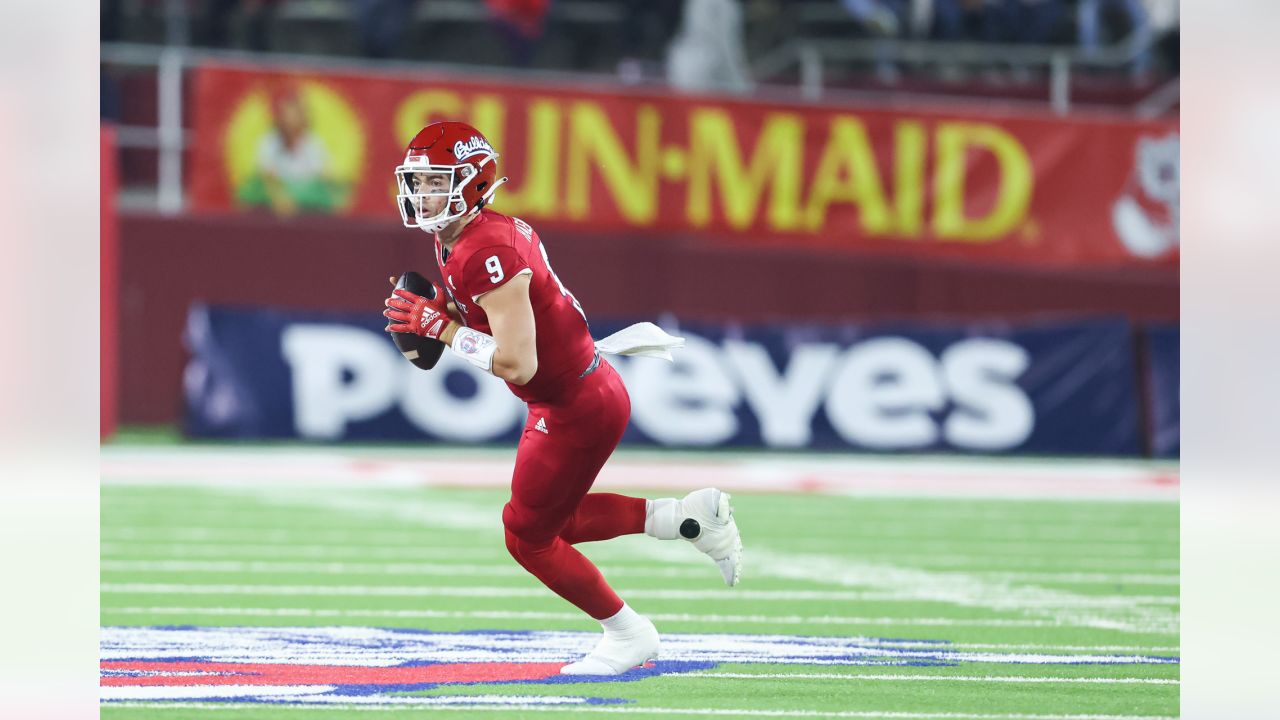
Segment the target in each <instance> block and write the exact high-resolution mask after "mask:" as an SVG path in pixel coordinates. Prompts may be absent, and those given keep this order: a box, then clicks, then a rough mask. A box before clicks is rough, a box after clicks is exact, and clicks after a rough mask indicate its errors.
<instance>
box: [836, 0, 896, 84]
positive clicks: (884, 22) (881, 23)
mask: <svg viewBox="0 0 1280 720" xmlns="http://www.w3.org/2000/svg"><path fill="white" fill-rule="evenodd" d="M840 4H841V5H843V6H844V9H845V11H846V12H848V13H849V15H850V16H851V17H853V19H854V20H856V21H857V22H858V23H859V24H860V25H862V27H863V28H865V29H866V30H867V31H868V32H869V33H871V34H872V35H875V36H879V37H885V38H897V37H902V36H903V35H905V34H906V28H907V27H908V24H909V18H908V14H909V13H910V8H909V7H908V4H907V0H840ZM890 58H891V53H890V48H889V47H887V46H881V47H879V48H878V50H877V52H876V60H875V68H876V78H877V79H878V80H879V81H880V82H882V83H885V84H887V85H892V84H894V83H896V82H897V81H898V77H899V73H898V67H897V65H895V64H894V63H893V60H891V59H890Z"/></svg>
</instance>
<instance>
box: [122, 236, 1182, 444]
mask: <svg viewBox="0 0 1280 720" xmlns="http://www.w3.org/2000/svg"><path fill="white" fill-rule="evenodd" d="M540 232H541V235H542V237H543V240H544V242H545V243H546V246H547V248H548V251H549V253H550V255H551V257H552V260H553V262H554V263H555V267H556V272H557V273H558V274H559V275H560V277H561V278H563V279H564V281H565V283H566V284H567V285H568V286H569V287H570V288H572V290H573V291H574V293H575V295H576V296H577V297H578V298H579V299H580V300H581V301H582V303H583V305H584V307H585V308H586V310H587V314H588V316H589V317H593V318H599V319H602V320H603V319H607V318H619V317H627V318H656V317H658V316H660V315H662V314H663V313H670V314H675V315H677V316H678V317H680V318H682V319H685V320H689V321H722V320H733V319H736V320H742V321H747V322H771V321H823V322H837V321H838V322H848V321H883V320H886V319H901V320H910V319H922V318H933V319H939V318H949V319H962V320H968V319H975V318H991V317H999V318H1004V319H1016V318H1031V317H1042V316H1061V317H1069V316H1080V315H1108V316H1122V317H1125V318H1128V319H1130V320H1134V321H1139V320H1141V321H1164V322H1173V321H1176V320H1177V317H1178V270H1177V268H1137V269H1134V268H1130V269H1125V270H1117V271H1081V270H1072V271H1063V270H1058V271H1038V270H1027V269H1018V268H1011V267H989V266H979V265H973V264H965V263H960V262H954V261H948V262H942V261H937V260H929V261H926V260H915V259H902V258H892V259H891V258H884V257H877V256H871V255H866V254H852V253H847V252H821V251H815V250H810V249H804V250H802V249H795V250H790V249H785V248H784V249H779V248H747V247H742V246H734V245H729V244H717V243H711V242H707V241H698V240H695V239H693V238H689V237H683V236H671V235H645V236H641V235H634V236H630V235H624V236H612V237H607V236H599V235H594V234H584V233H581V232H578V233H574V232H568V231H560V230H549V229H540ZM120 242H121V247H120V251H121V256H120V259H121V265H120V272H121V287H120V307H121V313H120V319H121V326H120V339H121V345H120V348H121V386H120V420H121V421H122V422H123V423H127V424H165V423H175V422H177V421H178V420H179V419H180V417H181V413H182V402H181V378H182V369H183V366H184V363H185V361H186V354H185V351H184V350H183V348H182V344H181V336H182V331H183V327H184V324H185V322H186V318H187V312H188V310H189V309H190V307H191V306H192V304H193V303H209V304H217V305H230V306H246V307H274V308H285V309H296V310H333V311H367V312H369V314H370V316H371V317H375V318H380V313H381V307H382V300H383V298H385V297H386V295H387V291H388V289H389V285H388V283H387V277H388V276H390V275H397V274H399V273H401V272H403V271H404V270H406V269H418V270H420V271H422V272H424V273H425V274H427V275H428V276H432V277H434V276H435V275H436V271H435V270H434V268H433V267H432V259H431V245H430V242H429V239H428V237H427V236H426V235H423V234H421V233H419V232H417V231H414V230H409V229H406V228H403V227H401V226H400V225H399V224H398V223H397V222H396V221H395V220H388V221H387V222H385V223H370V222H367V221H359V220H343V219H336V218H331V217H330V218H312V217H300V218H295V219H292V220H278V219H275V218H271V217H268V216H260V215H220V216H199V215H185V216H178V217H164V216H158V215H152V214H138V213H125V214H122V215H121V217H120Z"/></svg>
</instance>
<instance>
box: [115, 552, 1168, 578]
mask: <svg viewBox="0 0 1280 720" xmlns="http://www.w3.org/2000/svg"><path fill="white" fill-rule="evenodd" d="M442 554H443V553H442ZM492 559H493V560H494V562H492V563H478V562H474V561H473V562H466V563H408V562H373V563H370V562H359V563H349V562H278V561H264V560H132V559H116V558H104V559H103V560H102V561H101V562H100V563H99V566H98V567H99V569H101V570H106V571H109V572H137V573H195V574H202V573H211V574H218V573H246V574H251V575H252V574H275V573H294V574H315V575H410V576H427V577H437V576H443V577H451V576H481V577H524V576H525V575H526V574H527V573H526V572H525V570H524V569H522V568H521V567H520V566H518V565H516V564H515V562H514V561H512V560H510V559H509V558H507V559H504V558H501V557H494V558H492ZM698 565H705V563H701V562H699V563H698ZM600 570H601V571H602V572H604V573H605V574H606V575H615V576H627V577H655V578H702V577H706V575H707V573H706V571H705V569H704V568H697V567H660V566H654V565H649V566H640V567H627V566H617V565H604V564H600ZM972 574H973V575H977V576H980V577H983V578H988V579H993V580H1006V581H1009V582H1022V583H1026V582H1049V583H1060V584H1068V585H1125V584H1136V585H1173V586H1176V585H1178V576H1177V575H1139V574H1102V573H1013V572H975V573H972Z"/></svg>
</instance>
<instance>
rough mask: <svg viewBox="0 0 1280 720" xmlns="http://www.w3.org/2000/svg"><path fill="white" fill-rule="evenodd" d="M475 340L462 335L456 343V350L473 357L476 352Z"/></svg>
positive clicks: (469, 336)
mask: <svg viewBox="0 0 1280 720" xmlns="http://www.w3.org/2000/svg"><path fill="white" fill-rule="evenodd" d="M476 347H477V346H476V339H475V337H474V336H472V335H463V336H462V339H461V340H459V341H458V349H459V350H461V351H462V352H464V353H466V354H468V355H474V354H475V352H476Z"/></svg>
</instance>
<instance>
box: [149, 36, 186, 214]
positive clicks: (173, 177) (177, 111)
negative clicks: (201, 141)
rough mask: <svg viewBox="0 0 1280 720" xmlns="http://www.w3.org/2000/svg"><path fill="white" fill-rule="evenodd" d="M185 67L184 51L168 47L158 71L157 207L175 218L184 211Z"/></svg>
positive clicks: (163, 51) (161, 56) (161, 54)
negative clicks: (183, 81) (183, 135)
mask: <svg viewBox="0 0 1280 720" xmlns="http://www.w3.org/2000/svg"><path fill="white" fill-rule="evenodd" d="M182 68H183V51H182V50H180V49H177V48H165V49H164V50H162V51H161V52H160V61H159V67H158V68H157V71H156V74H157V78H156V79H157V83H156V84H157V87H158V90H159V92H158V95H159V98H158V100H159V127H158V128H157V129H156V130H157V133H158V134H159V141H160V142H159V145H160V153H159V172H158V179H159V183H160V187H159V188H158V192H157V194H156V204H157V205H158V209H159V211H160V212H162V213H164V214H166V215H174V214H177V213H179V212H182V198H183V188H182V149H183V148H182V145H183V142H182Z"/></svg>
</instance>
